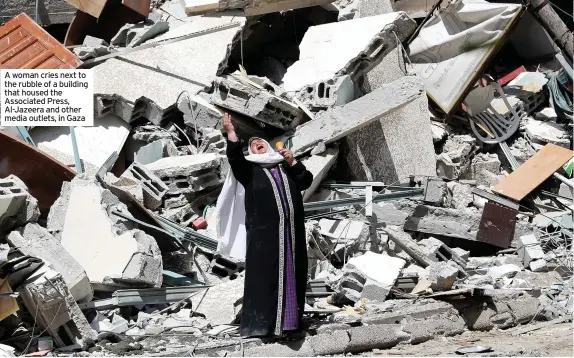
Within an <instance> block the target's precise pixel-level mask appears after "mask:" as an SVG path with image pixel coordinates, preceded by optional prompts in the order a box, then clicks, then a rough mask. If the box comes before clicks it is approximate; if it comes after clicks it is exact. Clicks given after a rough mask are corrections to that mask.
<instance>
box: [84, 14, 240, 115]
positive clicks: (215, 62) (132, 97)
mask: <svg viewBox="0 0 574 358" xmlns="http://www.w3.org/2000/svg"><path fill="white" fill-rule="evenodd" d="M178 6H179V4H178ZM182 18H186V16H182ZM175 23H177V21H176V22H175ZM244 23H245V17H244V16H243V15H242V14H240V13H239V12H226V13H221V14H220V16H218V17H194V18H193V22H187V21H186V22H183V23H182V22H181V21H180V22H179V24H178V25H180V26H177V27H176V28H173V27H172V28H171V29H170V31H168V32H167V33H165V34H163V35H161V36H158V37H156V38H154V39H152V40H149V41H148V43H156V42H159V41H164V40H168V39H174V38H177V37H181V36H185V35H189V34H193V33H196V32H201V31H205V30H209V29H213V28H216V27H218V26H225V25H230V24H237V25H238V26H236V27H233V28H229V29H226V30H221V31H215V32H212V33H209V34H206V35H202V36H198V37H194V38H189V39H186V40H181V41H179V42H175V43H170V44H163V45H158V46H157V47H153V48H148V49H144V50H141V51H138V52H136V53H133V54H127V55H125V56H122V57H121V58H112V59H109V60H107V61H106V62H104V63H102V64H99V65H97V66H95V67H94V68H93V71H94V77H95V78H98V81H96V83H95V87H94V101H95V102H94V103H96V102H98V101H99V100H106V101H108V102H109V103H108V105H107V106H106V107H105V111H113V112H115V113H117V114H118V115H119V116H120V117H121V118H123V119H124V120H125V121H126V122H128V123H129V122H131V121H133V120H135V119H137V118H141V117H144V118H146V119H148V120H149V121H150V122H152V123H154V124H159V123H160V122H161V121H162V120H163V119H164V118H166V117H169V116H171V115H173V114H174V113H172V112H171V111H172V109H174V108H175V104H176V101H177V97H178V96H179V95H180V94H181V93H182V91H184V90H185V91H188V93H190V94H195V93H197V92H199V91H200V90H202V89H205V88H208V87H210V85H211V81H212V80H213V77H214V76H216V75H220V74H222V72H223V70H224V68H225V66H226V64H227V59H228V56H229V54H230V51H231V48H232V47H233V44H234V43H235V42H236V41H239V37H240V36H239V33H240V32H241V29H242V26H243V24H244ZM172 24H173V23H172V22H170V26H172ZM176 59H185V60H183V61H178V60H176ZM94 108H98V106H95V107H94ZM103 114H104V113H103V112H102V111H96V116H101V115H103Z"/></svg>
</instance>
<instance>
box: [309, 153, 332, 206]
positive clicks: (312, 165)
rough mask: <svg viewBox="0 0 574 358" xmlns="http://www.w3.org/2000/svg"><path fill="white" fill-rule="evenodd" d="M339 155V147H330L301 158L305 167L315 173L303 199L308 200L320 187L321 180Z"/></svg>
mask: <svg viewBox="0 0 574 358" xmlns="http://www.w3.org/2000/svg"><path fill="white" fill-rule="evenodd" d="M338 156H339V149H338V148H328V149H327V150H326V151H325V152H324V153H322V154H318V155H312V156H310V157H307V158H304V159H302V160H301V162H302V163H303V165H305V168H307V170H308V171H310V172H311V173H312V174H313V182H312V183H311V186H310V187H309V189H307V190H305V193H304V194H303V201H307V200H308V199H309V197H311V195H313V193H315V191H316V190H317V188H319V185H321V182H322V181H323V179H325V177H326V176H327V173H328V172H329V170H330V169H331V167H332V166H333V165H334V164H335V163H336V161H337V158H338Z"/></svg>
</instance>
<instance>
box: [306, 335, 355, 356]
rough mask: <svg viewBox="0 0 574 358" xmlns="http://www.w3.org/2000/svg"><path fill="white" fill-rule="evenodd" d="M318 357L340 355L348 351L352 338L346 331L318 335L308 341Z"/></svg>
mask: <svg viewBox="0 0 574 358" xmlns="http://www.w3.org/2000/svg"><path fill="white" fill-rule="evenodd" d="M307 341H308V342H309V345H310V346H311V348H313V352H314V353H315V355H318V356H326V355H338V354H341V353H343V352H346V351H347V346H348V345H349V342H350V338H349V334H348V333H347V332H346V331H334V332H331V333H323V334H318V335H316V336H312V337H309V338H308V339H307Z"/></svg>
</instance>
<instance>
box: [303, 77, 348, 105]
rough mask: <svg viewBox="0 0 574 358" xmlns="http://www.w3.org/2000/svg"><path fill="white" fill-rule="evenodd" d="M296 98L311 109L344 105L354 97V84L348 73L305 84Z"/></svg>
mask: <svg viewBox="0 0 574 358" xmlns="http://www.w3.org/2000/svg"><path fill="white" fill-rule="evenodd" d="M296 96H297V98H298V99H299V100H300V101H301V102H302V103H303V104H305V105H306V106H308V107H310V108H311V110H313V111H318V110H322V109H327V108H329V107H333V106H344V105H345V104H347V103H349V102H351V101H352V100H353V99H354V97H355V85H354V84H353V81H352V80H351V77H350V76H348V75H345V76H342V77H339V78H337V79H334V80H333V79H329V80H327V81H322V82H319V83H315V84H313V85H310V86H307V88H304V89H303V90H301V91H299V92H298V93H297V95H296Z"/></svg>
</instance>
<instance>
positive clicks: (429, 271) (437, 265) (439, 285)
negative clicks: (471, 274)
mask: <svg viewBox="0 0 574 358" xmlns="http://www.w3.org/2000/svg"><path fill="white" fill-rule="evenodd" d="M457 275H458V269H457V268H456V267H453V266H451V265H449V264H448V263H446V262H433V263H431V264H430V266H428V267H427V268H426V269H425V278H426V279H428V280H429V281H430V282H431V289H432V290H433V291H434V292H439V291H448V290H450V289H451V288H452V286H453V285H454V282H455V281H456V278H457Z"/></svg>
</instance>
